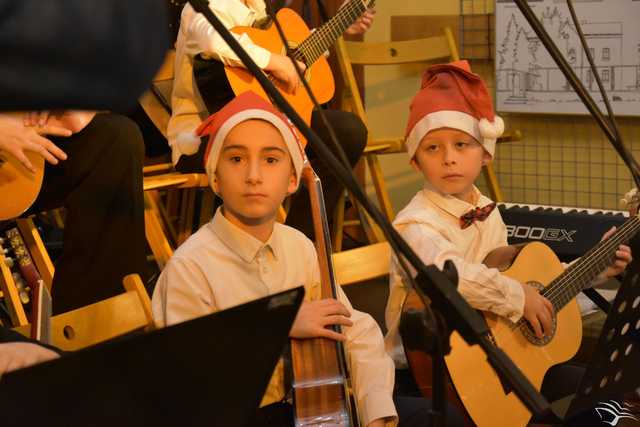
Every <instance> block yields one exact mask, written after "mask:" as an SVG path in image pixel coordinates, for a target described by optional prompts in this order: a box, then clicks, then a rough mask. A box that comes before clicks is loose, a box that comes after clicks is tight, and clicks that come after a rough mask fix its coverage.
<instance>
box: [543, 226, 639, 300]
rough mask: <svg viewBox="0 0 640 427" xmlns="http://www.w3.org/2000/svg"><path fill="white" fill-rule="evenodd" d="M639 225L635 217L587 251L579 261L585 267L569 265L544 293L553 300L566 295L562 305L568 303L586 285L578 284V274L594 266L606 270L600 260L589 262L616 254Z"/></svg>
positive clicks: (591, 269)
mask: <svg viewBox="0 0 640 427" xmlns="http://www.w3.org/2000/svg"><path fill="white" fill-rule="evenodd" d="M639 226H640V224H639V223H638V221H637V220H636V218H633V219H632V220H630V221H628V222H627V223H625V224H624V225H623V226H622V227H621V228H620V230H619V231H618V232H617V233H616V234H615V235H614V236H611V237H610V238H609V239H607V241H606V243H603V244H602V246H600V247H596V248H597V249H596V248H594V249H595V250H592V251H590V252H587V254H585V255H584V257H583V259H582V260H581V261H580V262H579V263H580V264H584V267H583V266H582V265H579V266H578V267H575V268H572V267H569V269H567V272H566V274H563V275H561V276H560V277H559V278H557V279H556V280H554V281H552V282H551V284H550V286H549V287H547V290H548V292H547V293H546V294H545V293H543V295H544V296H546V297H548V298H549V299H552V300H553V302H561V300H559V299H556V298H557V297H564V301H562V305H564V304H566V303H567V302H568V301H570V300H571V299H572V298H573V295H572V294H573V293H575V294H577V293H578V292H580V290H581V289H582V288H583V286H584V285H585V283H582V284H580V283H578V284H577V286H576V284H575V283H576V282H575V280H576V278H577V276H579V275H582V274H584V273H587V272H592V271H593V270H594V266H595V267H598V273H599V272H600V271H604V270H606V267H607V266H606V265H604V266H601V263H600V262H594V263H589V260H591V259H593V258H601V257H602V255H608V256H609V257H610V256H611V255H614V254H615V252H613V253H612V251H613V250H614V249H616V248H617V246H619V245H620V244H621V243H622V242H623V241H625V240H627V239H628V238H629V237H630V233H635V231H637V229H638V228H639ZM567 282H569V283H570V284H572V285H571V286H570V287H568V288H564V285H566V284H567ZM583 282H584V280H583ZM567 297H568V298H567ZM554 305H555V304H554Z"/></svg>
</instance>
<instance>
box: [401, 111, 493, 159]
mask: <svg viewBox="0 0 640 427" xmlns="http://www.w3.org/2000/svg"><path fill="white" fill-rule="evenodd" d="M441 128H451V129H458V130H461V131H463V132H466V133H468V134H469V135H471V136H472V137H474V138H475V139H477V140H478V141H481V140H482V137H481V135H480V129H478V120H476V118H475V117H473V116H472V115H470V114H467V113H463V112H461V111H453V110H441V111H436V112H433V113H431V114H427V115H426V116H424V117H423V118H422V119H420V121H419V122H418V123H416V125H415V126H414V127H413V129H411V132H410V133H409V136H408V137H407V152H408V153H409V158H410V159H413V156H415V154H416V151H417V150H418V146H419V145H420V141H422V138H424V136H425V135H426V134H428V133H429V132H431V131H432V130H435V129H441Z"/></svg>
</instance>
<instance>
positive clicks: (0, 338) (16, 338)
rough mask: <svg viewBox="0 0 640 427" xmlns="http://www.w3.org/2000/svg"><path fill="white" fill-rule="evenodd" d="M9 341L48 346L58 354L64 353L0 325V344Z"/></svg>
mask: <svg viewBox="0 0 640 427" xmlns="http://www.w3.org/2000/svg"><path fill="white" fill-rule="evenodd" d="M9 342H30V343H33V344H38V345H40V346H42V347H45V348H48V349H49V350H52V351H55V352H56V353H58V354H61V355H62V354H64V352H63V351H62V350H60V349H59V348H56V347H53V346H51V345H47V344H42V343H40V342H38V341H36V340H32V339H31V338H27V337H25V336H24V335H21V334H19V333H17V332H16V331H14V330H12V329H9V328H7V327H5V326H0V344H3V343H9Z"/></svg>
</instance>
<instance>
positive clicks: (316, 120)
mask: <svg viewBox="0 0 640 427" xmlns="http://www.w3.org/2000/svg"><path fill="white" fill-rule="evenodd" d="M193 67H194V71H193V72H194V78H195V80H196V83H197V85H198V90H199V92H200V93H201V94H202V97H203V101H204V103H205V105H206V107H207V110H208V111H209V112H211V113H213V112H216V111H218V110H219V109H220V108H222V107H223V106H224V105H225V104H227V103H228V102H229V101H231V100H232V99H233V97H234V96H235V95H234V94H233V91H232V90H231V87H230V86H229V83H228V81H227V78H226V76H225V74H224V67H223V66H222V65H221V63H220V62H219V61H215V60H204V59H202V58H200V57H199V56H197V57H196V58H195V59H194V65H193ZM323 112H324V114H325V115H326V117H327V121H328V122H329V124H330V125H331V126H332V127H333V128H334V130H335V134H336V137H337V139H338V143H339V144H340V146H341V147H342V149H343V150H344V152H345V154H346V157H347V159H348V160H349V164H350V165H351V167H354V166H355V164H356V163H357V162H358V160H359V159H360V157H361V156H362V152H363V151H364V148H365V146H366V145H367V128H366V126H365V125H364V123H362V120H360V118H359V117H358V116H356V115H355V114H352V113H348V112H346V111H337V110H323ZM311 128H312V129H313V130H314V131H315V132H316V133H317V134H318V136H319V137H320V138H321V139H322V140H323V141H325V143H326V144H327V146H328V147H329V149H330V150H331V152H332V153H334V155H336V156H337V149H336V147H335V146H334V145H333V144H331V143H330V142H329V141H330V137H329V135H330V133H329V130H328V129H327V127H326V126H325V125H324V122H323V121H322V120H321V117H320V114H319V113H318V111H314V112H313V113H312V115H311ZM205 148H206V143H205V142H203V143H201V144H200V148H199V150H198V153H197V154H194V155H192V156H182V157H181V158H180V160H179V161H178V164H176V169H177V170H178V171H180V172H183V173H189V172H204V165H203V159H204V150H205ZM306 153H307V157H308V158H309V162H310V163H311V166H312V167H313V170H314V171H315V172H316V174H317V175H318V177H319V178H320V180H321V182H322V189H323V193H324V202H325V206H326V209H327V216H328V220H329V223H331V219H332V215H333V212H334V211H335V207H336V204H337V202H338V199H339V198H340V194H341V192H342V190H343V189H344V187H343V186H342V185H341V184H340V183H339V182H338V180H337V179H336V177H335V176H334V174H333V171H332V170H331V167H329V165H327V164H325V163H324V162H323V161H321V160H320V159H319V158H318V156H317V155H316V153H315V152H314V151H313V148H312V147H311V146H309V145H307V147H306ZM287 225H290V226H292V227H294V228H296V229H298V230H300V231H302V232H303V233H304V234H305V235H306V236H307V237H309V238H310V239H312V240H313V238H314V233H313V221H312V219H311V205H310V202H309V194H308V192H307V190H306V189H305V188H302V187H301V189H300V190H299V191H298V192H297V193H296V194H294V195H293V196H292V198H291V208H290V210H289V214H288V216H287Z"/></svg>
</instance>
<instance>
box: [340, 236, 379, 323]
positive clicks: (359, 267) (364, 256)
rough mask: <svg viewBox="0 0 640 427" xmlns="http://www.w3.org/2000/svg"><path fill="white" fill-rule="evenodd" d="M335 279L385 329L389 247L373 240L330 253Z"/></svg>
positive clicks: (361, 309)
mask: <svg viewBox="0 0 640 427" xmlns="http://www.w3.org/2000/svg"><path fill="white" fill-rule="evenodd" d="M332 258H333V265H334V267H335V274H336V281H337V282H338V284H340V285H341V286H342V287H343V290H344V292H345V293H346V294H347V296H348V297H349V301H351V304H352V305H353V306H354V308H356V309H357V310H360V311H363V312H366V313H369V314H370V315H371V316H372V317H373V318H374V319H375V320H376V322H378V325H379V326H380V329H381V330H382V331H383V332H385V331H386V326H385V321H384V317H385V308H386V305H387V300H388V299H389V282H388V279H387V276H388V275H389V269H390V265H391V264H390V263H391V248H390V246H389V244H388V243H387V242H381V243H376V244H373V245H368V246H363V247H361V248H357V249H351V250H347V251H343V252H337V253H334V254H333V257H332Z"/></svg>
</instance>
